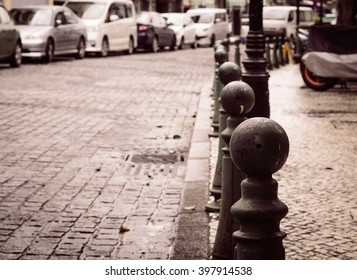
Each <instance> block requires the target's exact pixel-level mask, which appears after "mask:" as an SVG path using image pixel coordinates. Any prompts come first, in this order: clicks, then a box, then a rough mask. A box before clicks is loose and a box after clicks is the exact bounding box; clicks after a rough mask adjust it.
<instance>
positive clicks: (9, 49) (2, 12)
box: [0, 4, 22, 67]
mask: <svg viewBox="0 0 357 280" xmlns="http://www.w3.org/2000/svg"><path fill="white" fill-rule="evenodd" d="M21 58H22V55H21V38H20V33H19V32H18V31H17V29H16V28H15V25H14V23H13V21H12V19H11V17H10V14H9V13H8V11H7V10H6V9H5V7H4V6H3V5H2V4H0V62H4V63H9V64H10V66H12V67H19V66H20V65H21V60H22V59H21Z"/></svg>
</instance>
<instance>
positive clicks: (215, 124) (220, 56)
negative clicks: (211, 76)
mask: <svg viewBox="0 0 357 280" xmlns="http://www.w3.org/2000/svg"><path fill="white" fill-rule="evenodd" d="M214 60H215V62H216V70H215V82H214V110H213V116H212V124H211V126H212V128H213V132H211V133H210V134H209V136H210V137H218V136H219V133H218V130H219V107H220V106H219V98H220V94H221V90H222V87H223V86H222V84H221V82H220V81H219V78H218V69H219V67H220V66H221V65H222V64H223V63H224V62H226V61H227V60H228V53H227V52H226V50H225V48H224V47H223V46H221V47H220V46H217V49H216V51H215V52H214Z"/></svg>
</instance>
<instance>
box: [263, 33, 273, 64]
mask: <svg viewBox="0 0 357 280" xmlns="http://www.w3.org/2000/svg"><path fill="white" fill-rule="evenodd" d="M265 44H266V52H265V54H266V59H267V68H268V69H269V70H272V69H273V66H272V63H271V57H270V49H271V48H270V37H268V36H266V37H265Z"/></svg>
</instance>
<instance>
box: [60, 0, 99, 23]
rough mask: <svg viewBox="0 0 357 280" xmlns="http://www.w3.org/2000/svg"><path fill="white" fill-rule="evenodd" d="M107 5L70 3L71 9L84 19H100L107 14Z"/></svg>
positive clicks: (68, 4) (68, 5)
mask: <svg viewBox="0 0 357 280" xmlns="http://www.w3.org/2000/svg"><path fill="white" fill-rule="evenodd" d="M105 6H106V4H105V3H100V2H94V1H93V2H90V1H88V2H72V1H71V2H68V3H67V7H68V8H70V9H71V10H72V11H73V12H74V13H75V14H76V15H77V16H79V17H80V18H83V19H98V18H100V17H102V15H103V14H104V12H105Z"/></svg>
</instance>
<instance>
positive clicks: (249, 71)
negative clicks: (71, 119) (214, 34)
mask: <svg viewBox="0 0 357 280" xmlns="http://www.w3.org/2000/svg"><path fill="white" fill-rule="evenodd" d="M246 53H247V58H246V59H243V61H242V63H243V65H244V68H245V72H243V75H242V80H243V81H244V82H246V83H247V84H249V85H250V86H251V87H252V88H253V90H254V93H255V105H254V107H253V109H252V110H251V111H250V112H249V113H248V117H266V118H269V117H270V105H269V88H268V80H269V74H268V72H267V70H266V67H267V60H266V59H265V57H264V53H265V42H264V34H263V0H250V2H249V32H248V36H247V44H246Z"/></svg>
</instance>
